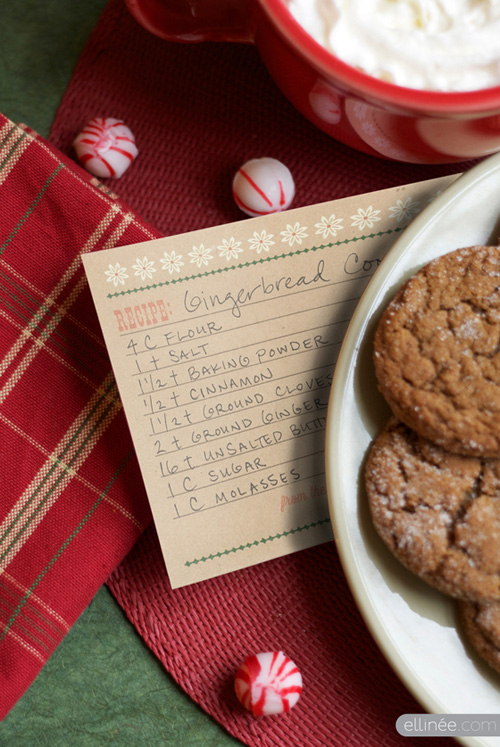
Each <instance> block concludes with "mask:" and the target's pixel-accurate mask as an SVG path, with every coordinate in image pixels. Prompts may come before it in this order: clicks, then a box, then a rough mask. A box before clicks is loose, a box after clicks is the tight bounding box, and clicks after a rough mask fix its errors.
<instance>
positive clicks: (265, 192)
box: [233, 158, 295, 216]
mask: <svg viewBox="0 0 500 747" xmlns="http://www.w3.org/2000/svg"><path fill="white" fill-rule="evenodd" d="M294 196H295V183H294V181H293V177H292V174H291V173H290V170H289V169H288V168H287V166H285V165H284V164H283V163H281V161H277V160H276V159H275V158H254V159H252V160H251V161H247V162H246V163H244V164H243V166H242V167H241V168H240V169H238V171H237V172H236V174H235V175H234V179H233V198H234V201H235V202H236V204H237V205H238V207H239V208H240V210H243V212H244V213H246V214H247V215H251V216H257V215H269V214H270V213H280V212H281V211H282V210H286V209H287V208H288V207H289V206H290V204H291V202H292V200H293V198H294Z"/></svg>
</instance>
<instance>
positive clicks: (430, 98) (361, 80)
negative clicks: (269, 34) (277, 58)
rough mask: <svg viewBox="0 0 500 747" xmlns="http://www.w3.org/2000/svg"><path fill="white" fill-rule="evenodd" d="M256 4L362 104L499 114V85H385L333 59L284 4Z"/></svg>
mask: <svg viewBox="0 0 500 747" xmlns="http://www.w3.org/2000/svg"><path fill="white" fill-rule="evenodd" d="M257 1H258V2H259V4H260V5H261V7H262V9H263V10H264V12H265V13H266V14H267V15H268V16H269V17H270V18H271V20H272V21H273V22H274V25H275V27H276V28H277V29H278V30H279V31H280V32H281V34H282V35H283V38H284V39H285V41H287V42H288V43H291V44H292V45H293V46H294V47H295V48H296V49H297V50H298V51H299V52H300V53H301V55H302V56H303V57H305V58H306V59H307V60H308V61H309V62H310V63H311V64H313V65H314V66H315V67H316V68H317V69H318V71H319V72H321V73H322V74H323V76H324V77H325V78H329V77H330V78H332V77H333V78H334V79H335V80H337V81H338V82H339V83H340V84H342V85H343V86H345V87H346V88H348V89H349V90H351V91H352V92H353V93H357V94H359V95H361V96H362V97H363V98H364V99H366V100H370V99H372V100H374V103H375V102H379V103H380V102H383V103H384V104H385V105H387V106H391V107H393V108H395V109H400V110H401V109H405V110H408V109H409V110H411V111H413V112H420V113H422V114H424V115H428V114H443V115H451V114H485V113H492V114H493V113H495V112H496V111H500V84H499V85H498V86H492V87H489V88H480V89H476V90H473V91H428V90H425V89H418V88H407V87H404V86H399V85H396V84H395V83H389V82H387V81H384V80H381V79H380V78H376V77H374V76H372V75H368V74H367V73H364V72H362V71H361V70H357V69H356V68H354V67H352V66H351V65H349V64H347V63H346V62H344V61H343V60H341V59H340V58H338V57H335V55H333V54H332V53H331V52H329V51H328V50H327V49H325V47H323V46H322V45H321V44H320V43H319V42H317V41H316V40H315V39H313V37H312V36H310V34H308V33H307V31H305V30H304V28H303V27H302V26H301V25H300V23H299V22H298V21H297V20H296V19H295V17H294V16H293V15H292V13H291V12H290V10H289V9H288V7H287V5H286V4H285V2H284V0H257ZM285 30H286V33H285Z"/></svg>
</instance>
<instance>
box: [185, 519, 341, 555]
mask: <svg viewBox="0 0 500 747" xmlns="http://www.w3.org/2000/svg"><path fill="white" fill-rule="evenodd" d="M327 523H328V524H329V523H330V519H329V518H326V519H319V521H314V522H313V523H312V524H305V525H304V526H302V527H296V528H295V529H288V530H287V531H286V532H280V533H279V534H274V535H269V537H262V539H260V540H254V541H253V542H247V543H246V544H244V545H239V547H231V548H230V549H229V550H223V551H222V552H216V553H214V554H210V555H206V556H203V557H201V558H195V559H194V560H186V562H185V563H184V565H186V566H188V567H189V566H191V565H198V563H206V562H207V561H208V560H215V559H216V558H222V557H223V556H224V555H230V554H231V553H232V552H239V551H240V550H248V549H250V548H251V547H257V546H258V545H264V544H265V543H266V542H273V541H274V540H276V539H281V537H287V536H288V535H289V534H295V533H296V532H303V531H304V530H306V529H313V528H314V527H318V526H321V524H327Z"/></svg>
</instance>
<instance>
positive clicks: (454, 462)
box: [365, 418, 500, 600]
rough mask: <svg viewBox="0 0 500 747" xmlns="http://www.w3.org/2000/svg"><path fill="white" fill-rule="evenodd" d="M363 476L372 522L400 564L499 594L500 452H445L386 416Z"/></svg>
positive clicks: (463, 594)
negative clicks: (497, 456)
mask: <svg viewBox="0 0 500 747" xmlns="http://www.w3.org/2000/svg"><path fill="white" fill-rule="evenodd" d="M365 477H366V480H365V482H366V490H367V495H368V502H369V506H370V511H371V515H372V518H373V522H374V525H375V528H376V530H377V532H378V534H379V535H380V537H381V538H382V540H383V541H384V542H385V544H386V545H387V547H388V548H389V549H390V550H391V552H392V553H393V554H394V555H395V557H396V558H398V560H399V561H400V562H401V563H403V565H405V566H406V567H407V568H408V569H409V570H410V571H412V572H413V573H415V574H416V575H417V576H419V577H420V578H422V579H423V580H424V581H426V582H427V583H429V584H430V585H431V586H434V587H436V588H437V589H440V590H441V591H443V592H445V593H447V594H450V595H451V596H454V597H459V598H464V599H470V600H494V599H500V497H499V496H500V460H497V459H485V458H479V457H467V456H461V455H458V454H451V453H449V452H447V451H445V450H444V449H441V448H440V447H439V446H437V445H435V444H433V443H432V442H430V441H428V440H427V439H424V438H422V437H421V436H418V434H416V433H415V432H414V431H412V430H411V429H409V428H408V427H407V426H405V425H404V424H403V423H401V422H400V421H398V420H397V419H396V418H391V420H390V421H389V423H388V424H387V426H386V428H385V429H384V430H383V431H382V432H381V433H380V434H379V435H378V436H377V438H376V439H375V441H374V442H373V445H372V447H371V449H370V452H369V455H368V460H367V464H366V473H365Z"/></svg>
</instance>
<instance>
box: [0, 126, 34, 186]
mask: <svg viewBox="0 0 500 747" xmlns="http://www.w3.org/2000/svg"><path fill="white" fill-rule="evenodd" d="M30 143H31V139H30V138H29V136H27V135H26V133H24V132H23V131H22V130H20V129H19V128H18V127H16V126H15V125H13V124H12V122H6V123H5V124H4V125H3V127H1V128H0V185H1V184H3V182H4V181H5V180H6V179H7V177H8V175H9V174H10V172H11V171H12V169H13V168H14V167H15V165H16V164H17V162H18V161H19V159H20V158H21V156H22V155H23V153H24V152H25V150H26V148H28V146H29V145H30Z"/></svg>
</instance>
